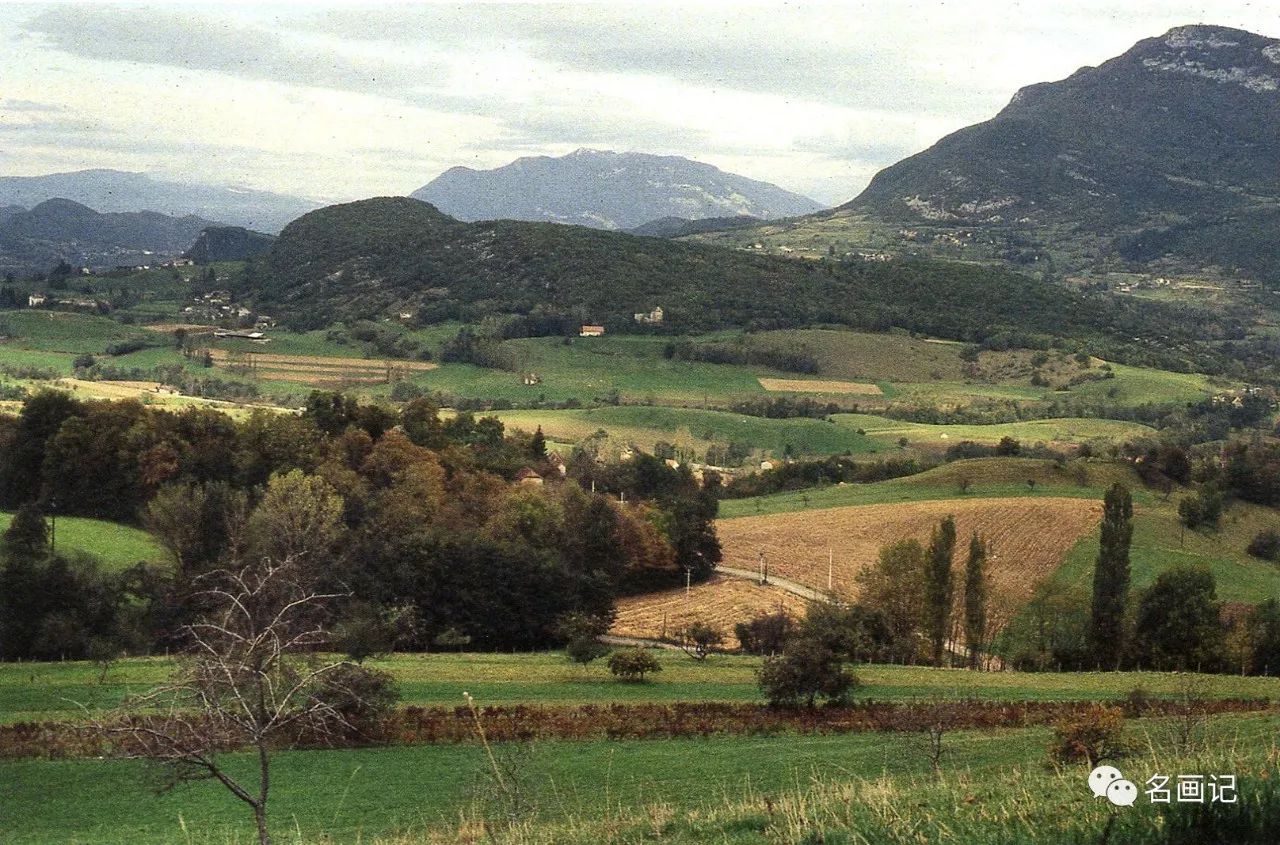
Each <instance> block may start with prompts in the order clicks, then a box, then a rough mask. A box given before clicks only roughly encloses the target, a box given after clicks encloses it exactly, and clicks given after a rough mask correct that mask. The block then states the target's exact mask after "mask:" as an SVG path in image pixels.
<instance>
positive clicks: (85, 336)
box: [0, 310, 157, 354]
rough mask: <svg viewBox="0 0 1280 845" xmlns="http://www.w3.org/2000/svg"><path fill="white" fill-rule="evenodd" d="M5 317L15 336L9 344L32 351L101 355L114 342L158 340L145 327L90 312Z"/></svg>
mask: <svg viewBox="0 0 1280 845" xmlns="http://www.w3.org/2000/svg"><path fill="white" fill-rule="evenodd" d="M3 320H4V324H5V326H7V328H8V331H9V332H11V333H12V335H13V337H12V339H11V340H10V341H9V344H11V345H13V346H17V347H20V348H23V349H29V350H39V351H43V352H64V353H79V352H90V353H95V354H97V353H102V352H103V351H105V349H106V347H107V346H108V345H109V344H111V343H118V342H121V341H126V340H137V341H142V342H145V343H157V339H156V337H155V335H154V334H152V333H150V332H147V331H144V330H143V329H139V328H136V327H134V326H126V325H124V324H123V323H118V322H116V321H115V320H111V319H108V318H106V317H96V316H91V315H88V314H72V313H66V312H60V311H39V310H24V311H8V312H5V313H4V315H3ZM2 333H4V332H0V334H2Z"/></svg>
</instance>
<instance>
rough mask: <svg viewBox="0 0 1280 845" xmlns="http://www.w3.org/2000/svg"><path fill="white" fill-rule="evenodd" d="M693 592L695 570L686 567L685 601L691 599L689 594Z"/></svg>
mask: <svg viewBox="0 0 1280 845" xmlns="http://www.w3.org/2000/svg"><path fill="white" fill-rule="evenodd" d="M692 592H693V570H692V569H690V568H689V567H687V566H686V567H685V568H684V598H685V602H688V601H689V595H690V593H692Z"/></svg>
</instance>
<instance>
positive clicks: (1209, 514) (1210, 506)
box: [1178, 484, 1222, 528]
mask: <svg viewBox="0 0 1280 845" xmlns="http://www.w3.org/2000/svg"><path fill="white" fill-rule="evenodd" d="M1178 518H1179V519H1181V520H1182V524H1183V525H1185V526H1187V527H1188V528H1199V527H1200V526H1201V525H1204V526H1206V527H1208V528H1217V527H1218V521H1219V520H1220V519H1221V518H1222V494H1221V493H1219V492H1218V490H1217V489H1216V488H1215V487H1213V486H1212V485H1210V484H1206V485H1205V486H1204V487H1202V488H1200V491H1199V492H1198V493H1196V494H1195V495H1194V496H1188V497H1186V498H1184V499H1183V500H1182V501H1181V502H1178Z"/></svg>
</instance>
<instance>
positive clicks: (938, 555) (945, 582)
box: [924, 516, 956, 666]
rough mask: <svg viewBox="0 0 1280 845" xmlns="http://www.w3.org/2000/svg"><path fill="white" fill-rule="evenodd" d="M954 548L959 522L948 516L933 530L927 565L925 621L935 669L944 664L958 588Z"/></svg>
mask: <svg viewBox="0 0 1280 845" xmlns="http://www.w3.org/2000/svg"><path fill="white" fill-rule="evenodd" d="M955 548H956V521H955V519H954V518H953V517H950V516H948V517H947V518H946V519H944V520H942V523H941V524H940V525H939V526H938V527H937V528H935V529H934V530H933V536H932V537H931V538H930V540H929V554H928V559H927V561H926V563H925V577H924V595H925V620H926V627H927V630H928V632H929V642H930V644H931V645H932V646H933V665H934V666H941V665H942V651H943V647H944V646H945V645H946V640H947V628H948V627H949V626H948V624H947V623H948V622H949V621H950V618H951V600H952V595H953V593H954V587H955V585H954V583H953V581H952V578H951V557H952V555H953V554H954V552H955Z"/></svg>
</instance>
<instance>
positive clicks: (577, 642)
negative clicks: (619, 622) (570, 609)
mask: <svg viewBox="0 0 1280 845" xmlns="http://www.w3.org/2000/svg"><path fill="white" fill-rule="evenodd" d="M608 631H609V621H608V620H607V619H601V618H600V617H598V616H588V615H587V614H585V613H569V614H566V615H565V616H562V617H561V618H560V619H559V620H557V622H556V630H555V634H556V637H558V638H559V639H560V640H562V641H563V642H564V651H565V654H567V655H568V656H569V659H570V660H572V661H573V662H575V663H580V664H582V665H583V666H586V665H587V664H588V663H590V662H591V661H593V660H596V659H598V658H601V657H604V656H605V655H606V654H608V653H609V646H607V645H605V644H604V643H602V642H600V637H601V636H603V635H604V634H606V633H608Z"/></svg>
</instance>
